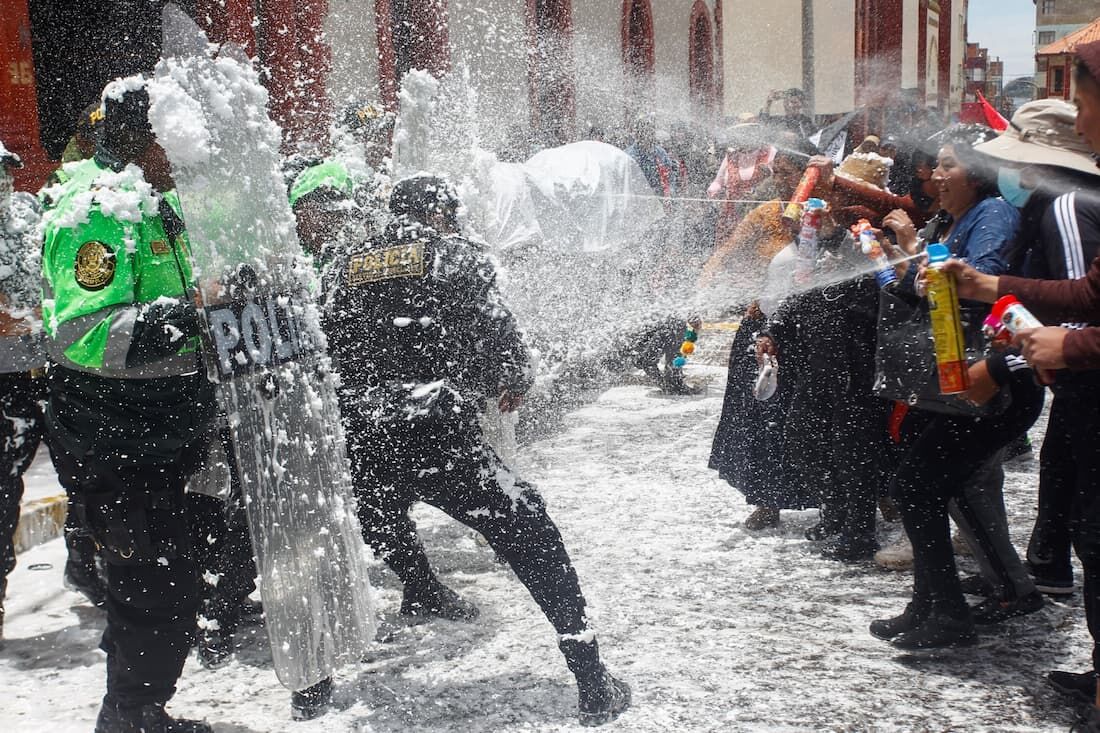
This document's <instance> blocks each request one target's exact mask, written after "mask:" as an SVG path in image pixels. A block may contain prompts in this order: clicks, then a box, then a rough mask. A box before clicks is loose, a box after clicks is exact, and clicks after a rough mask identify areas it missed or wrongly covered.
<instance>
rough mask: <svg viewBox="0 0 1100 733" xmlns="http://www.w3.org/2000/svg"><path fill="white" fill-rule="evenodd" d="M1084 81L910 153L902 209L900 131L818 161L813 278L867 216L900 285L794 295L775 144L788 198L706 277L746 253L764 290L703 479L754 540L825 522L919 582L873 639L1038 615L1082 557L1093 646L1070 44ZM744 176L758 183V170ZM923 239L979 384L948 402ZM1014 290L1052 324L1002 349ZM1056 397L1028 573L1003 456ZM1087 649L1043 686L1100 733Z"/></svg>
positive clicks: (863, 283)
mask: <svg viewBox="0 0 1100 733" xmlns="http://www.w3.org/2000/svg"><path fill="white" fill-rule="evenodd" d="M1075 69H1076V71H1075V87H1074V88H1075V98H1074V104H1072V105H1071V104H1068V103H1066V102H1063V101H1061V100H1050V99H1048V100H1038V101H1034V102H1029V103H1027V104H1025V105H1023V106H1022V107H1021V108H1020V109H1019V110H1018V111H1017V112H1016V113H1015V114H1014V116H1013V118H1012V120H1011V123H1010V125H1009V126H1008V127H1007V129H1005V130H1004V132H1002V133H1000V134H998V133H997V132H995V131H994V130H991V129H989V128H985V127H983V126H978V125H959V124H956V125H951V126H948V127H946V128H944V129H943V130H941V131H938V132H936V133H935V134H932V135H929V136H928V137H926V138H924V139H923V140H917V141H915V148H914V149H913V150H912V153H911V157H910V160H909V165H908V168H909V171H910V175H911V176H912V178H911V182H910V185H909V187H908V189H907V190H906V191H905V195H904V196H899V195H898V192H897V191H894V190H893V186H894V183H893V182H894V181H895V180H897V179H896V178H895V177H894V176H893V175H891V173H890V170H889V169H890V168H891V166H890V164H888V163H887V164H886V168H887V169H885V170H884V169H883V166H882V163H883V161H882V158H883V157H885V156H882V155H880V153H881V151H882V142H883V141H884V140H891V141H892V143H891V144H894V145H896V144H897V142H896V141H898V140H900V139H903V138H904V136H905V134H906V133H907V131H906V130H901V129H898V130H884V131H883V132H884V133H886V134H885V135H883V136H882V137H881V138H879V137H877V136H876V137H875V138H874V139H872V140H871V141H870V144H869V145H868V146H867V148H864V146H863V145H861V146H859V147H858V148H857V149H856V150H855V151H854V152H853V154H852V155H850V156H849V157H848V158H846V159H845V160H844V162H843V163H842V164H841V165H840V166H839V167H836V166H834V164H833V162H832V161H831V160H828V159H826V158H824V157H820V156H815V157H813V158H811V159H810V160H809V161H808V163H806V164H804V165H803V166H801V168H808V169H811V170H816V171H817V177H816V184H815V185H814V186H813V190H812V196H814V197H817V198H819V199H821V200H822V201H824V202H825V205H826V206H827V208H826V210H825V211H826V213H825V216H824V221H823V222H822V224H821V226H820V232H819V244H820V248H821V250H822V251H821V253H820V254H819V255H818V256H817V260H816V261H815V262H814V263H812V265H813V266H814V267H817V268H821V267H827V266H828V260H829V259H830V258H829V257H828V256H826V254H825V253H828V252H833V253H840V254H843V253H845V252H850V251H851V250H853V249H854V248H856V246H857V242H858V238H856V237H854V235H853V233H852V232H851V231H850V227H851V225H853V224H855V223H856V222H857V221H858V220H860V219H866V220H869V222H870V224H871V225H872V227H875V228H873V229H872V231H873V232H874V233H875V234H876V235H877V237H878V239H879V240H880V242H881V245H882V247H883V249H884V250H886V252H887V253H888V255H889V258H890V260H891V261H892V266H891V268H890V269H891V273H890V275H889V276H888V277H885V278H881V279H876V278H875V277H874V276H873V275H871V274H867V275H864V276H862V277H857V278H853V279H848V280H845V281H844V282H841V283H829V284H827V285H825V286H824V287H821V286H820V284H815V283H814V281H813V279H812V278H811V279H810V280H809V281H808V283H806V284H804V285H802V286H798V285H797V284H795V285H794V286H793V287H792V285H791V273H792V271H794V270H795V269H796V267H797V258H798V257H799V256H800V255H799V253H798V252H797V250H796V246H797V245H796V241H797V240H799V238H800V237H802V236H804V234H805V232H804V231H803V232H799V231H798V230H797V229H796V227H797V224H793V225H787V224H785V223H784V221H783V219H782V211H783V206H784V204H785V202H786V201H788V200H790V198H791V192H792V190H793V189H792V183H791V181H793V180H794V177H793V176H792V177H788V176H787V175H786V174H785V172H784V171H783V169H782V166H781V165H779V162H780V159H781V157H782V156H783V155H784V151H786V150H788V149H790V148H791V147H792V146H791V145H789V144H784V143H782V142H774V143H773V144H772V149H773V150H774V151H775V152H774V157H773V158H772V163H771V165H772V167H773V175H772V179H773V180H774V181H776V183H777V185H776V186H775V189H776V190H777V191H778V192H779V195H778V197H777V198H776V200H775V201H773V202H770V203H767V204H762V205H760V206H759V207H758V208H757V209H755V210H753V211H752V212H750V213H748V214H745V215H743V216H742V218H741V222H740V223H739V224H738V225H737V226H736V227H735V228H734V234H733V235H732V239H733V242H734V244H731V245H730V251H729V253H728V254H727V253H724V252H723V250H722V245H719V246H718V249H717V250H716V256H723V255H724V256H725V258H726V260H725V261H723V262H716V261H713V260H712V262H711V263H708V268H714V269H717V270H720V268H721V267H728V266H729V265H728V264H727V262H732V263H733V264H734V266H737V265H742V266H743V265H744V263H745V262H746V261H747V260H748V259H749V257H751V256H753V255H756V256H757V257H758V262H757V264H756V265H755V270H754V275H755V276H757V277H762V278H763V279H764V285H763V286H762V287H760V288H759V289H758V290H757V291H756V292H758V293H760V294H761V297H760V298H759V299H758V300H757V301H755V302H753V303H751V304H750V305H749V306H748V308H747V310H746V311H745V313H744V316H743V318H742V320H741V325H740V330H739V331H738V334H737V337H736V340H735V342H734V345H733V348H732V351H731V354H730V359H729V371H728V383H727V389H726V394H725V404H724V409H723V413H722V418H721V422H720V424H719V427H718V430H717V431H716V434H715V436H714V442H713V449H712V454H711V467H712V468H714V469H716V470H717V471H718V472H719V475H720V476H722V478H724V479H725V480H727V481H728V482H729V483H730V484H731V485H732V486H734V487H736V488H737V489H738V490H740V491H741V492H742V493H743V494H744V495H745V497H746V500H747V501H748V502H749V503H750V504H751V505H754V506H755V507H756V509H755V511H753V512H752V513H751V514H750V516H748V517H747V519H746V520H745V523H744V526H745V528H746V529H748V530H750V531H759V530H762V529H766V528H768V527H773V526H776V525H778V524H779V523H780V521H781V514H780V512H781V511H782V510H788V509H805V508H808V507H819V508H820V515H821V519H820V522H819V523H818V524H816V525H814V526H813V527H811V528H810V529H809V530H807V532H806V536H807V538H809V539H810V540H813V541H815V542H820V543H821V553H822V554H823V555H824V556H826V557H829V558H833V559H837V560H842V561H848V562H868V563H869V562H870V561H871V560H872V559H874V560H875V561H877V562H878V563H879V564H880V565H882V566H884V567H887V568H890V569H910V568H911V569H912V573H913V593H912V599H911V600H910V602H909V603H908V604H907V605H906V607H905V609H904V610H903V611H902V612H901V613H900V614H899V615H898V616H896V617H893V618H886V619H877V620H874V621H872V622H871V624H870V633H871V634H872V635H873V636H875V637H877V638H880V639H882V640H884V641H887V642H889V643H890V644H892V645H893V646H894V647H896V648H899V649H904V650H923V649H938V648H943V647H958V646H966V645H970V644H973V643H974V642H975V640H976V638H977V636H976V628H977V627H983V626H986V627H987V626H991V625H994V624H998V623H1001V622H1003V621H1005V620H1007V619H1009V618H1013V617H1017V616H1024V615H1027V614H1030V613H1033V612H1035V611H1037V610H1039V609H1040V608H1042V607H1043V605H1044V594H1050V595H1065V594H1069V593H1072V592H1073V591H1074V575H1073V569H1072V565H1071V559H1070V553H1071V547H1072V548H1074V549H1075V550H1076V552H1077V556H1078V558H1079V560H1080V562H1081V564H1082V567H1083V571H1084V572H1083V578H1084V585H1083V589H1082V591H1083V594H1084V598H1085V607H1086V615H1087V620H1088V626H1089V629H1090V631H1091V632H1092V634H1093V637H1094V639H1097V638H1098V637H1097V634H1098V633H1100V621H1098V620H1097V618H1098V617H1097V613H1098V612H1097V609H1098V608H1100V598H1098V597H1097V593H1098V590H1097V588H1098V587H1100V586H1098V585H1097V578H1096V572H1097V571H1096V568H1095V565H1096V563H1097V561H1096V558H1095V553H1096V549H1095V548H1096V547H1097V546H1098V545H1097V543H1098V537H1100V535H1098V533H1097V525H1096V522H1097V519H1096V511H1097V510H1096V507H1097V505H1098V504H1097V500H1096V493H1097V483H1096V481H1097V475H1096V470H1097V469H1096V466H1095V461H1096V448H1095V443H1094V441H1093V440H1092V437H1093V436H1092V434H1091V427H1092V426H1094V425H1095V421H1096V414H1097V409H1098V406H1097V388H1096V384H1095V381H1096V376H1095V375H1096V374H1097V372H1095V371H1093V370H1094V369H1095V368H1096V367H1097V365H1098V364H1100V362H1098V361H1097V356H1096V354H1097V352H1096V351H1095V343H1096V337H1095V335H1094V334H1096V333H1100V331H1097V329H1096V328H1095V326H1096V325H1097V324H1100V311H1098V310H1097V308H1096V303H1097V295H1096V293H1097V292H1098V290H1097V288H1098V285H1097V283H1098V282H1100V274H1098V272H1100V270H1098V269H1097V268H1098V267H1100V260H1096V258H1097V255H1100V229H1098V226H1097V222H1098V216H1100V168H1098V167H1097V156H1098V154H1100V125H1098V123H1100V44H1091V45H1085V46H1082V47H1080V48H1079V49H1078V59H1077V62H1076V67H1075ZM776 140H778V138H776ZM876 148H877V151H878V152H872V151H875V149H876ZM861 149H863V150H861ZM890 152H891V153H892V152H893V151H890ZM892 157H893V161H894V164H893V165H894V166H897V164H898V157H897V155H893V156H892ZM760 160H764V158H763V157H761V158H760ZM741 162H742V166H741V167H740V170H747V169H748V166H746V165H744V164H745V163H747V162H749V158H747V157H745V158H742V159H741ZM726 190H730V189H729V188H727V189H726ZM737 197H738V198H741V197H742V195H741V193H740V192H738V194H737ZM744 198H747V199H756V198H760V196H759V195H758V194H750V195H745V196H744ZM758 221H759V222H767V223H768V224H767V225H762V224H761V223H758ZM931 244H942V245H943V246H945V247H946V248H947V250H948V251H949V252H950V254H951V255H952V259H951V260H949V261H948V264H947V265H945V266H944V268H945V271H947V272H950V273H952V275H953V276H954V277H955V278H956V279H957V281H958V294H959V296H960V298H961V299H962V300H961V318H962V324H963V331H964V334H963V335H964V336H965V345H966V355H967V362H968V365H969V369H968V377H969V379H968V385H969V386H968V387H966V388H965V390H964V391H963V392H962V393H961V394H959V395H955V396H948V395H943V394H940V389H939V385H938V382H937V381H936V370H935V369H931V370H930V369H927V368H924V367H927V366H928V365H931V364H932V363H933V362H934V357H933V356H932V354H931V351H932V346H931V341H930V329H929V321H928V308H929V306H928V305H927V299H926V298H925V295H926V292H925V290H926V287H927V284H928V278H927V273H928V271H927V269H926V267H927V265H926V264H924V258H923V254H924V252H925V249H926V248H927V247H928V246H929V245H931ZM1089 262H1092V263H1093V264H1092V267H1091V269H1090V268H1089V265H1088V263H1089ZM804 266H805V265H804ZM871 269H873V268H868V273H870V270H871ZM761 272H763V274H762V275H761V274H760V273H761ZM711 274H712V273H710V272H705V273H704V277H709V276H711ZM775 292H780V293H782V294H783V295H784V297H781V298H779V299H778V300H777V299H775V298H773V297H771V296H772V295H773V294H774V293H775ZM1007 294H1012V295H1014V296H1016V297H1017V298H1018V299H1019V300H1020V302H1021V303H1023V305H1024V306H1026V307H1027V308H1031V309H1033V311H1034V313H1035V314H1037V315H1038V316H1039V317H1040V318H1041V319H1042V321H1043V322H1044V323H1048V324H1057V325H1051V326H1046V327H1043V328H1038V329H1027V330H1023V331H1021V332H1020V333H1019V334H1017V335H1016V338H1015V345H1014V346H1009V347H1008V348H1005V347H1004V344H1003V343H1000V344H995V345H994V344H991V343H990V340H989V339H988V329H987V332H986V333H985V334H984V335H983V323H984V322H985V320H986V318H987V316H988V315H989V313H990V305H989V304H991V303H993V301H995V300H996V299H997V298H999V297H1000V296H1004V295H1007ZM914 324H915V326H914ZM906 334H909V337H908V338H907V339H906V338H904V336H905V335H906ZM922 353H923V354H924V356H925V357H926V358H924V360H923V361H922V358H921V357H920V354H922ZM772 359H777V360H778V364H779V371H778V374H779V377H778V389H777V390H776V391H775V394H774V395H773V396H770V398H768V399H766V400H764V401H761V400H760V399H759V394H758V392H756V393H754V390H755V388H756V387H757V384H756V383H755V380H756V378H757V375H758V373H760V372H761V371H762V367H761V365H763V364H765V363H772V362H771V360H772ZM899 375H901V376H899ZM1047 389H1049V390H1050V392H1051V394H1052V395H1053V400H1052V403H1051V406H1050V418H1049V421H1048V424H1047V429H1046V433H1045V437H1044V440H1043V444H1042V449H1041V454H1040V480H1039V485H1038V486H1037V487H1036V490H1037V496H1038V507H1039V509H1038V514H1037V517H1036V520H1035V527H1034V530H1033V532H1032V536H1031V540H1030V542H1029V544H1028V547H1027V551H1026V553H1025V556H1024V558H1021V557H1020V555H1019V554H1018V553H1017V550H1016V548H1015V547H1014V546H1013V544H1012V541H1011V538H1010V536H1009V533H1008V526H1007V520H1006V517H1005V508H1004V500H1003V496H1002V489H1003V484H1004V470H1003V468H1002V463H1003V462H1004V461H1005V460H1006V459H1009V458H1011V457H1012V456H1015V455H1018V454H1019V453H1021V452H1024V451H1029V450H1030V444H1029V443H1028V442H1027V441H1028V438H1027V430H1028V428H1030V427H1031V426H1032V425H1033V424H1034V422H1035V421H1036V419H1037V418H1038V416H1039V414H1040V412H1041V410H1042V408H1043V404H1044V399H1045V394H1046V390H1047ZM824 435H829V436H832V437H831V439H829V440H823V439H822V436H824ZM878 510H881V512H882V515H883V517H884V518H886V519H888V520H894V521H896V519H898V518H900V520H901V522H902V525H903V528H904V533H905V537H904V539H903V542H902V543H899V544H898V545H897V546H893V547H888V548H881V549H880V548H879V546H878V543H877V541H876V532H875V524H876V516H877V513H878ZM949 517H950V518H951V519H953V520H954V522H955V524H956V525H957V526H958V530H959V532H958V539H957V540H956V541H955V542H953V540H952V536H951V532H950V524H949V519H948V518H949ZM960 540H961V542H962V543H963V544H964V545H965V546H966V548H967V549H968V550H969V552H971V553H972V554H973V555H974V557H975V560H976V561H977V565H978V567H979V570H980V573H979V574H978V575H976V576H973V577H966V578H960V576H959V573H958V569H957V567H956V561H955V552H956V548H955V547H954V544H955V543H956V542H958V541H960ZM967 596H972V597H976V598H977V599H978V600H977V602H972V603H968V601H967ZM1096 650H1100V646H1094V651H1093V659H1094V665H1093V669H1092V670H1087V671H1085V672H1067V671H1061V670H1055V671H1051V672H1050V673H1049V675H1048V681H1049V683H1050V684H1051V685H1053V686H1054V687H1055V688H1056V689H1058V690H1059V691H1061V692H1064V693H1066V694H1067V695H1069V696H1071V697H1072V698H1074V699H1075V700H1076V701H1079V702H1084V703H1087V705H1086V708H1085V715H1084V717H1083V719H1082V722H1081V724H1080V725H1081V726H1082V727H1081V729H1082V730H1100V713H1098V712H1097V707H1096V704H1097V700H1098V699H1097V682H1096V680H1097V677H1096V672H1095V669H1096V663H1097V661H1100V658H1098V657H1097V654H1098V652H1097V651H1096Z"/></svg>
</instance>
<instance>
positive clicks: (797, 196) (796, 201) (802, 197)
mask: <svg viewBox="0 0 1100 733" xmlns="http://www.w3.org/2000/svg"><path fill="white" fill-rule="evenodd" d="M820 178H821V169H820V168H807V169H806V172H805V173H803V174H802V180H801V181H799V182H798V187H797V188H796V189H795V190H794V194H793V195H792V196H791V200H790V201H789V202H788V203H787V208H786V209H784V210H783V218H784V219H789V220H790V221H792V222H797V221H798V220H799V219H801V218H802V204H803V203H805V202H806V200H807V199H808V198H810V193H812V192H813V190H814V186H816V185H817V182H818V180H819V179H820Z"/></svg>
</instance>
